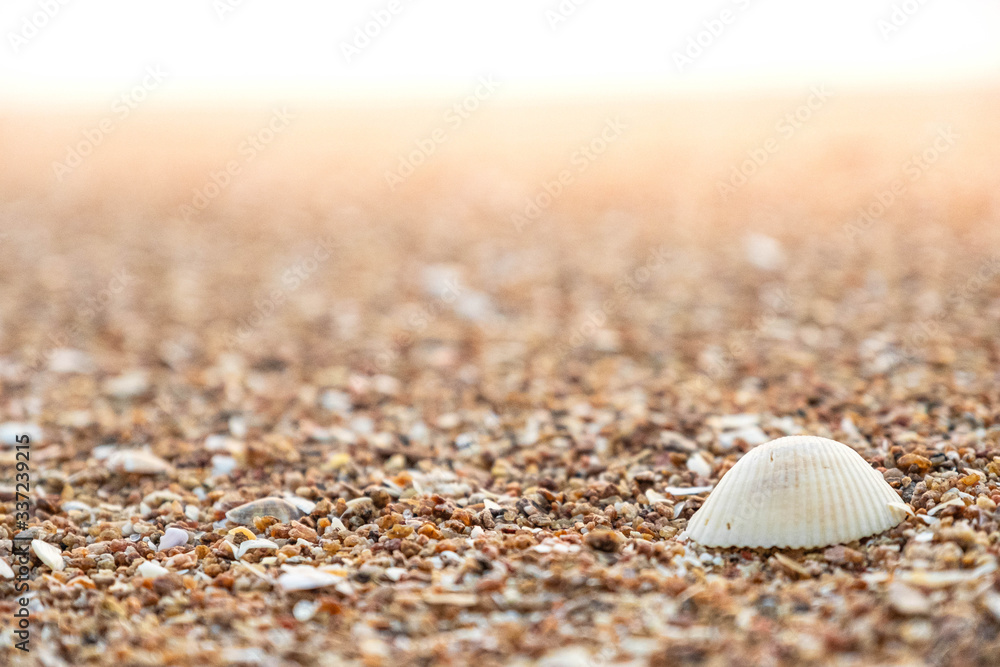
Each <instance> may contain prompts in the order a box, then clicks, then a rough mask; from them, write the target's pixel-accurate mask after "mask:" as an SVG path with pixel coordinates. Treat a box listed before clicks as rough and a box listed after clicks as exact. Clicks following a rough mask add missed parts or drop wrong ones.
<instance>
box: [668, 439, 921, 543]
mask: <svg viewBox="0 0 1000 667" xmlns="http://www.w3.org/2000/svg"><path fill="white" fill-rule="evenodd" d="M907 516H908V514H907V512H906V511H905V510H904V509H902V506H901V501H900V497H899V495H898V494H897V493H896V492H895V491H894V490H893V489H892V487H891V486H889V485H888V484H887V483H886V481H885V479H884V478H883V477H882V475H880V474H879V473H878V471H877V470H875V469H873V468H872V467H871V466H870V465H869V464H868V462H867V461H865V460H864V459H863V458H862V457H861V455H859V454H858V453H857V452H855V451H854V450H853V449H851V448H850V447H848V446H847V445H844V444H841V443H839V442H837V441H835V440H829V439H827V438H819V437H815V436H807V435H793V436H789V437H786V438H778V439H777V440H772V441H771V442H768V443H765V444H763V445H760V446H759V447H755V448H754V449H751V450H750V451H749V452H748V453H747V454H746V455H745V456H744V457H743V458H741V459H740V460H739V461H737V462H736V465H734V466H733V467H732V469H730V470H729V472H727V473H726V474H725V475H724V476H723V477H722V480H721V481H720V482H719V484H718V486H717V487H716V488H715V490H714V491H712V493H711V494H710V495H709V496H708V500H706V501H705V504H704V505H702V506H701V509H699V510H698V511H697V512H695V514H694V516H692V517H691V520H690V521H689V522H688V527H687V534H688V537H689V538H690V539H692V540H694V541H695V542H698V543H699V544H701V545H702V546H706V547H749V548H753V547H765V548H766V547H787V548H805V549H813V548H816V547H823V546H828V545H831V544H841V543H844V542H851V541H853V540H857V539H861V538H862V537H867V536H869V535H875V534H876V533H881V532H883V531H885V530H888V529H890V528H892V527H893V526H896V525H898V524H899V523H900V522H901V521H903V519H905V518H906V517H907Z"/></svg>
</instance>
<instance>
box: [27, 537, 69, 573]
mask: <svg viewBox="0 0 1000 667" xmlns="http://www.w3.org/2000/svg"><path fill="white" fill-rule="evenodd" d="M31 550H32V551H34V552H35V555H36V556H38V560H40V561H42V562H43V563H45V564H46V565H48V566H49V567H50V568H52V570H53V571H54V572H55V571H58V570H61V569H63V568H64V567H66V561H64V560H63V556H62V551H60V549H59V547H57V546H54V545H52V544H49V543H48V542H43V541H42V540H31Z"/></svg>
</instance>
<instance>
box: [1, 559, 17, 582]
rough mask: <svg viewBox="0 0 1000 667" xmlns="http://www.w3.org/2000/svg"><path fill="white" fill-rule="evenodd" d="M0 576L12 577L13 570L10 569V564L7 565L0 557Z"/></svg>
mask: <svg viewBox="0 0 1000 667" xmlns="http://www.w3.org/2000/svg"><path fill="white" fill-rule="evenodd" d="M0 577H3V578H4V579H13V578H14V570H12V569H10V565H8V564H7V561H5V560H4V559H2V558H0Z"/></svg>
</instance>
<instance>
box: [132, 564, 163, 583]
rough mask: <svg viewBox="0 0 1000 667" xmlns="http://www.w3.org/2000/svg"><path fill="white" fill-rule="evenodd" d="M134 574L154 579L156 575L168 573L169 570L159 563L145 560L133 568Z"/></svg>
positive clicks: (160, 575)
mask: <svg viewBox="0 0 1000 667" xmlns="http://www.w3.org/2000/svg"><path fill="white" fill-rule="evenodd" d="M135 572H136V574H138V575H139V576H140V577H146V578H148V579H155V578H156V577H162V576H163V575H165V574H170V570H168V569H167V568H165V567H163V566H162V565H160V564H159V563H154V562H153V561H151V560H147V561H145V562H143V563H142V564H140V565H139V567H137V568H135Z"/></svg>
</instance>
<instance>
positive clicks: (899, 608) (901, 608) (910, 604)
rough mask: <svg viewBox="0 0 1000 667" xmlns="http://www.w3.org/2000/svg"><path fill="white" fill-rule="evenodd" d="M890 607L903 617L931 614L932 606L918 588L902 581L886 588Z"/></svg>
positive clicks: (893, 582) (894, 582)
mask: <svg viewBox="0 0 1000 667" xmlns="http://www.w3.org/2000/svg"><path fill="white" fill-rule="evenodd" d="M886 592H887V594H888V598H889V605H890V606H892V608H893V609H894V610H895V611H896V612H897V613H899V614H902V615H903V616H917V615H923V614H929V613H930V612H931V608H932V604H931V601H930V599H929V598H928V597H927V596H926V595H924V594H923V593H921V592H920V591H919V590H917V589H916V588H913V587H912V586H908V585H907V584H904V583H903V582H901V581H892V582H890V583H889V585H888V586H887V587H886Z"/></svg>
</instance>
